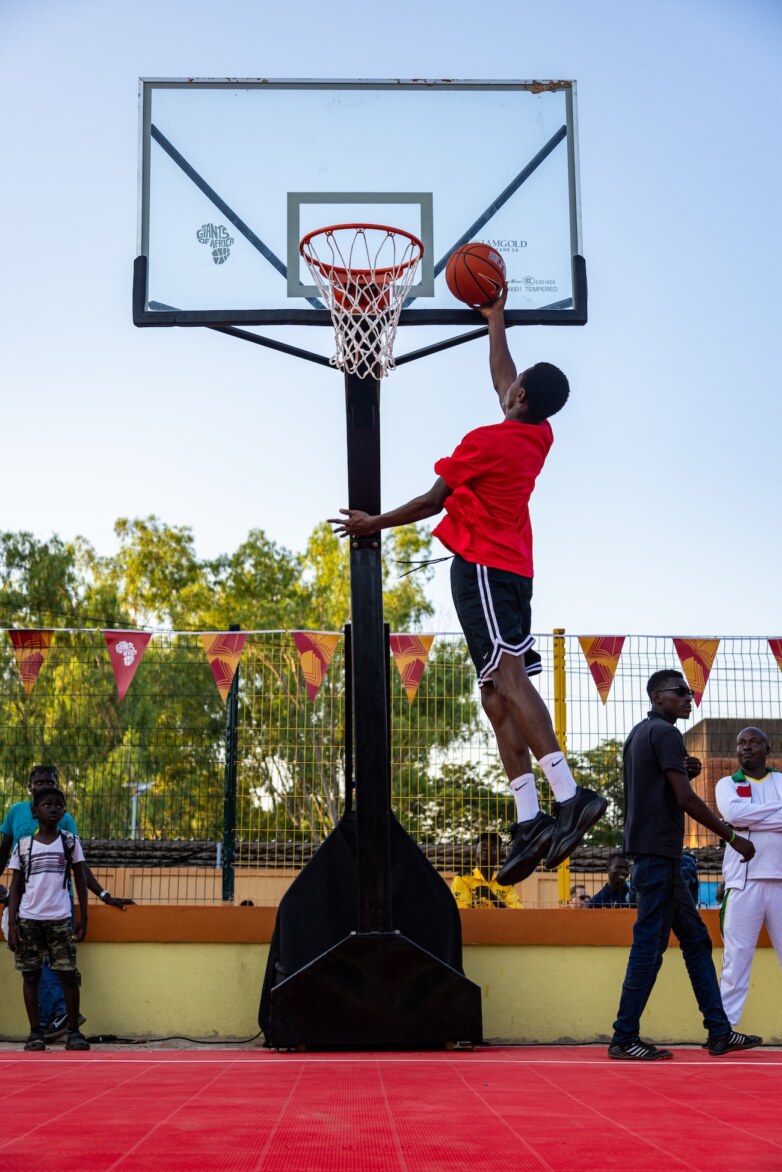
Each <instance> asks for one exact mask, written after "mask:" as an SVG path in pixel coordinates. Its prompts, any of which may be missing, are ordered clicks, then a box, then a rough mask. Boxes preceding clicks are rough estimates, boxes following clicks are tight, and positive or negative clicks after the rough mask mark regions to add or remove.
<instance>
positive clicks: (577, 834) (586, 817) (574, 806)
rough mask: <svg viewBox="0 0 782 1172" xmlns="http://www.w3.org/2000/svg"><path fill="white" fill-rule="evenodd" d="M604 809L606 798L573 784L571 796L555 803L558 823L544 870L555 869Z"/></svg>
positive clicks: (568, 856) (598, 819) (568, 855)
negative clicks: (572, 794) (573, 791)
mask: <svg viewBox="0 0 782 1172" xmlns="http://www.w3.org/2000/svg"><path fill="white" fill-rule="evenodd" d="M607 809H608V799H607V798H604V797H602V795H601V794H596V793H595V791H594V790H591V789H584V788H583V787H582V786H580V785H579V786H577V787H576V792H575V795H574V796H573V797H572V798H569V799H568V800H567V801H566V802H555V803H554V818H555V820H556V823H557V826H556V832H555V834H554V841H553V842H552V844H551V847H550V848H549V852H548V854H547V855H546V868H547V870H549V871H553V870H555V868H557V867H558V866H559V864H560V863H564V861H565V859H567V858H570V856H571V855H572V853H573V851H574V850H575V849H576V847H577V846H578V844H579V843H580V842H581V839H582V838H583V837H584V835H585V834H587V833H588V832H589V831H590V830H591V829H592V827H593V826H594V825H595V823H596V822H599V821H600V819H601V818H602V817H603V815H604V814H605V812H606V810H607Z"/></svg>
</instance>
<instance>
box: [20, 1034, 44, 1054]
mask: <svg viewBox="0 0 782 1172" xmlns="http://www.w3.org/2000/svg"><path fill="white" fill-rule="evenodd" d="M24 1048H25V1050H45V1049H46V1038H45V1037H44V1036H43V1030H30V1036H29V1037H28V1039H27V1041H26V1042H25V1044H24Z"/></svg>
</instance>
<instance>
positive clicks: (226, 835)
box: [223, 623, 240, 903]
mask: <svg viewBox="0 0 782 1172" xmlns="http://www.w3.org/2000/svg"><path fill="white" fill-rule="evenodd" d="M239 629H240V628H239V624H238V623H231V625H230V626H229V628H228V630H229V631H238V630H239ZM238 731H239V665H238V664H237V665H236V671H235V672H234V678H233V679H232V680H231V687H230V690H229V692H228V700H227V701H226V705H225V787H224V792H223V903H233V901H234V861H235V858H236V767H237V757H238Z"/></svg>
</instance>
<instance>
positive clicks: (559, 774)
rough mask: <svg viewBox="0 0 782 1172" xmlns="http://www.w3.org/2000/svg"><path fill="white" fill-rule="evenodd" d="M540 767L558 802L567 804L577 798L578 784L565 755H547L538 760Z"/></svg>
mask: <svg viewBox="0 0 782 1172" xmlns="http://www.w3.org/2000/svg"><path fill="white" fill-rule="evenodd" d="M538 765H539V766H540V768H541V769H542V770H543V775H544V777H545V778H546V781H547V782H548V783H549V785H550V786H551V789H552V791H553V794H554V797H555V798H556V800H557V801H558V802H566V801H567V800H568V799H569V798H574V797H575V796H576V783H575V780H574V779H573V774H572V773H571V772H570V766H569V765H568V763H567V761H566V760H565V754H564V753H562V752H557V753H546V756H545V757H540V758H538Z"/></svg>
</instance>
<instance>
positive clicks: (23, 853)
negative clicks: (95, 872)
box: [19, 830, 76, 891]
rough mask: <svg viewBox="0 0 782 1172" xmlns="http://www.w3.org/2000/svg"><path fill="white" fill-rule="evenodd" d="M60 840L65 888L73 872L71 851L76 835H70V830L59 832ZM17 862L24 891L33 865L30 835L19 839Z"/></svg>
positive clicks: (31, 836) (31, 838)
mask: <svg viewBox="0 0 782 1172" xmlns="http://www.w3.org/2000/svg"><path fill="white" fill-rule="evenodd" d="M60 839H61V840H62V849H63V854H64V855H65V875H64V876H63V881H62V885H63V887H67V886H68V883H69V882H70V878H71V871H72V870H73V851H74V847H75V846H76V835H75V834H71V832H70V830H61V831H60ZM19 862H20V863H21V868H20V870H21V875H22V890H23V891H24V888H25V886H26V884H27V880H28V879H29V878H30V871H31V869H32V865H33V835H32V834H25V835H24V837H23V838H20V839H19Z"/></svg>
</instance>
